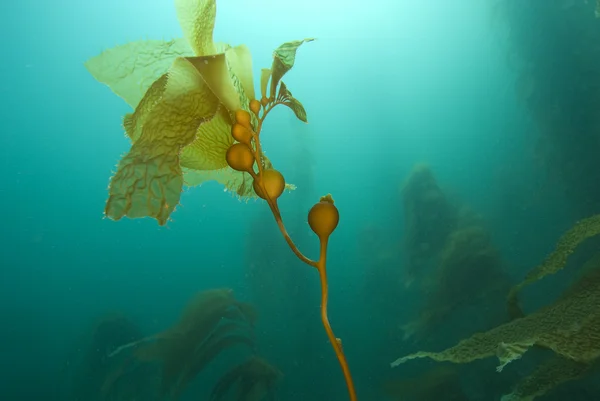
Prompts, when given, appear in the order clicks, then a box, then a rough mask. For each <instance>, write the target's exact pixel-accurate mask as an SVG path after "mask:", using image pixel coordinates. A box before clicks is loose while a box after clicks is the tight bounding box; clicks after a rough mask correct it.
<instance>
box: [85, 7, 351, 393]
mask: <svg viewBox="0 0 600 401" xmlns="http://www.w3.org/2000/svg"><path fill="white" fill-rule="evenodd" d="M175 7H176V11H177V16H178V19H179V22H180V24H181V27H182V30H183V32H184V36H185V40H173V41H170V42H162V41H141V42H134V43H130V44H127V45H124V46H119V47H116V48H114V49H111V50H108V51H105V52H103V53H102V54H100V55H99V56H97V57H95V58H93V59H91V60H89V61H88V62H87V63H86V67H87V68H88V70H89V71H90V72H91V73H92V75H93V76H94V77H95V78H96V79H97V80H98V81H100V82H103V83H105V84H107V85H108V86H109V87H110V88H111V89H112V90H113V91H114V92H115V93H117V94H118V95H119V96H121V97H123V99H124V100H125V101H127V103H128V104H129V105H130V106H131V107H133V108H134V109H135V111H134V113H132V114H127V115H126V116H125V117H124V120H123V126H124V128H125V132H126V134H127V136H128V137H129V138H130V139H131V141H132V142H133V144H132V147H131V149H130V151H129V153H128V154H126V155H125V156H124V157H123V158H122V160H121V161H120V162H119V165H118V169H117V172H116V174H115V175H114V176H113V177H112V178H111V182H110V186H109V198H108V201H107V203H106V208H105V214H106V216H107V217H109V218H111V219H113V220H119V219H121V218H122V217H124V216H127V217H130V218H136V217H146V216H149V217H153V218H155V219H156V220H157V221H158V222H159V224H161V225H164V224H166V222H167V220H168V219H169V216H170V215H171V213H172V212H173V211H174V209H175V207H176V205H178V203H179V199H180V195H181V190H182V187H183V185H184V184H186V185H189V186H191V185H198V184H200V183H202V182H204V181H207V180H217V181H219V182H220V183H222V184H224V185H225V187H226V188H227V189H228V190H231V191H234V192H235V193H236V194H237V195H238V196H239V197H240V198H246V199H247V198H254V197H256V196H258V197H260V198H262V199H264V200H266V202H267V203H268V205H269V207H270V209H271V211H272V212H273V215H274V217H275V220H276V221H277V225H278V226H279V228H280V230H281V232H282V234H283V236H284V238H285V240H286V242H287V243H288V245H289V246H290V248H291V249H292V251H293V252H294V254H295V255H296V256H297V257H298V258H299V259H300V260H302V261H303V262H304V263H306V264H308V265H310V266H312V267H314V268H316V269H317V271H318V273H319V278H320V280H321V320H322V323H323V326H324V327H325V331H326V333H327V336H328V338H329V340H330V342H331V345H332V347H333V349H334V351H335V354H336V356H337V358H338V360H339V362H340V365H341V367H342V371H343V373H344V378H345V380H346V384H347V387H348V391H349V394H350V399H351V400H356V394H355V390H354V384H353V381H352V377H351V374H350V370H349V367H348V363H347V361H346V357H345V355H344V352H343V350H342V346H341V340H340V339H339V338H337V337H336V336H335V335H334V333H333V330H332V329H331V326H330V324H329V321H328V317H327V300H328V287H327V275H326V256H327V244H328V240H329V236H330V235H331V234H332V233H333V231H334V230H335V228H336V227H337V224H338V221H339V213H338V210H337V208H336V207H335V206H334V204H333V199H332V197H331V195H327V196H324V197H322V198H321V199H320V201H319V202H318V203H317V204H315V205H314V206H313V207H312V209H311V210H310V211H309V214H308V223H309V225H310V227H311V229H312V230H313V231H314V232H315V233H316V234H317V236H318V237H319V241H320V255H319V259H318V260H316V261H313V260H310V259H308V258H307V257H306V256H304V255H303V254H302V253H301V252H300V251H299V250H298V248H297V247H296V245H295V244H294V243H293V241H292V240H291V238H290V236H289V235H288V233H287V232H286V229H285V227H284V225H283V222H282V219H281V215H280V212H279V208H278V205H277V198H278V197H279V196H280V195H281V194H282V193H283V191H284V189H285V188H286V187H287V188H289V189H292V188H293V186H291V185H288V184H286V183H285V180H284V178H283V175H282V174H281V173H280V172H279V171H277V170H275V169H274V168H273V166H272V165H271V162H270V161H269V160H268V159H267V158H266V157H265V155H264V153H263V151H262V144H261V142H260V134H261V131H262V127H263V123H264V121H265V118H266V116H267V115H268V114H269V112H270V111H271V110H272V109H273V108H274V107H275V106H277V105H280V104H283V105H285V106H287V107H289V108H290V109H291V110H292V111H293V112H294V114H295V115H296V117H298V119H300V120H301V121H304V122H306V121H307V116H306V111H305V109H304V107H303V106H302V104H301V103H300V102H299V101H298V100H297V99H296V98H294V97H293V96H292V93H291V92H290V91H289V90H288V89H287V86H286V85H285V84H284V83H283V81H282V78H283V76H284V75H285V74H286V73H287V72H288V71H289V70H290V69H291V68H292V67H293V65H294V62H295V56H296V51H297V49H298V47H299V46H300V45H302V44H303V43H304V42H310V41H312V40H313V39H305V40H300V41H293V42H288V43H284V44H283V45H281V46H280V47H279V48H277V49H276V50H275V52H274V58H273V64H272V67H271V69H263V70H262V73H261V85H260V86H261V95H262V97H261V99H260V100H257V99H256V98H255V94H254V83H253V76H252V65H251V63H252V62H251V55H250V51H249V50H248V48H247V47H246V46H244V45H240V46H236V47H231V46H229V45H227V44H217V43H214V42H213V29H214V24H215V17H216V1H215V0H175ZM269 83H270V88H267V87H268V86H269ZM267 89H269V90H268V92H267ZM254 164H256V170H255V167H254Z"/></svg>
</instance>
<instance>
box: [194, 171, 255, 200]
mask: <svg viewBox="0 0 600 401" xmlns="http://www.w3.org/2000/svg"><path fill="white" fill-rule="evenodd" d="M183 179H184V182H185V185H187V186H189V187H194V186H197V185H202V184H204V183H205V182H208V181H217V182H218V183H219V184H221V185H223V186H224V187H225V189H226V190H227V191H228V192H232V193H234V194H237V196H239V197H240V198H255V197H256V194H255V193H254V189H253V188H252V177H251V176H250V174H248V173H243V172H239V171H235V170H234V169H232V168H231V167H229V166H227V167H224V168H222V169H219V170H204V171H200V170H191V169H184V171H183Z"/></svg>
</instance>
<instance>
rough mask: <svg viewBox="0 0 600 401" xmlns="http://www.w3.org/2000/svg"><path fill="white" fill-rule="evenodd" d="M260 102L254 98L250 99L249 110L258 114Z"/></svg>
mask: <svg viewBox="0 0 600 401" xmlns="http://www.w3.org/2000/svg"><path fill="white" fill-rule="evenodd" d="M260 106H261V105H260V102H259V101H258V100H256V99H254V100H251V101H250V110H252V112H253V113H254V114H256V115H257V116H258V112H259V111H260Z"/></svg>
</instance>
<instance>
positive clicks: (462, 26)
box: [0, 0, 600, 401]
mask: <svg viewBox="0 0 600 401" xmlns="http://www.w3.org/2000/svg"><path fill="white" fill-rule="evenodd" d="M596 7H600V6H597V5H596V4H595V2H594V1H593V0H589V1H584V0H544V1H541V0H539V1H538V0H488V1H470V2H467V1H453V2H450V1H441V0H418V1H417V0H401V1H399V0H396V1H391V0H372V1H370V2H366V3H365V2H359V1H355V0H349V1H343V2H342V1H337V0H336V1H334V0H331V1H319V0H305V1H303V2H286V1H275V0H256V1H252V2H249V1H242V0H231V1H228V2H226V1H219V2H218V5H217V17H216V26H215V31H214V38H215V41H221V42H226V43H229V44H231V45H237V44H242V43H243V44H245V45H247V46H248V48H249V49H250V50H251V53H252V65H253V72H254V77H255V82H258V79H259V77H260V74H261V68H269V67H270V66H271V63H272V61H273V50H274V49H276V48H277V47H278V46H280V45H281V44H282V43H284V42H288V41H292V40H298V39H303V38H308V37H314V38H316V40H315V41H313V42H310V43H306V44H303V45H302V46H301V47H300V48H299V49H298V54H297V56H296V62H295V65H294V68H293V69H292V70H291V71H290V72H289V73H288V74H287V75H286V76H285V83H286V85H287V86H288V87H289V88H290V90H291V91H293V94H294V96H295V97H296V98H297V99H300V100H301V101H302V104H303V105H304V107H305V108H306V111H307V114H308V121H309V123H308V124H304V123H302V122H300V121H298V119H297V118H296V117H295V116H294V114H293V113H292V112H291V111H290V110H289V109H288V108H285V107H277V108H276V109H275V110H274V111H273V112H272V113H271V114H270V115H269V118H268V119H267V120H266V122H265V125H264V127H263V132H262V136H261V138H262V143H263V145H264V147H265V149H266V150H265V153H266V154H267V155H268V157H269V159H270V160H271V161H272V162H273V165H275V166H276V167H277V169H278V170H279V171H281V172H282V173H283V175H284V176H285V179H286V181H287V182H289V183H293V184H294V185H296V187H297V188H296V189H295V190H293V191H286V192H285V193H284V194H283V195H282V196H281V198H280V199H279V201H278V202H279V206H280V209H281V213H282V216H283V220H284V222H285V224H286V227H287V229H288V231H289V233H290V235H291V236H292V238H293V239H294V241H295V242H296V243H297V245H298V247H299V248H300V249H301V250H302V251H303V252H305V253H306V254H307V256H309V257H313V258H317V257H318V249H319V245H318V244H319V242H318V239H317V237H316V236H315V235H314V234H313V232H311V230H310V228H309V226H308V224H307V221H306V215H307V212H308V210H309V209H310V208H311V207H312V205H313V204H314V203H315V202H317V201H318V200H319V197H321V196H323V195H326V194H328V193H330V194H332V196H333V198H334V199H335V205H336V206H337V207H338V209H339V213H340V222H339V226H338V227H337V229H336V231H335V233H333V234H332V236H331V238H330V241H329V252H328V275H329V289H330V294H329V297H330V302H329V318H330V320H331V324H332V326H333V328H334V330H335V333H336V335H338V336H339V337H341V338H342V340H343V348H344V352H345V354H346V357H347V358H348V362H349V364H350V368H351V371H352V375H353V378H354V382H355V385H356V390H357V394H358V399H360V400H385V399H390V400H405V399H406V400H456V401H458V400H470V401H476V400H500V399H501V397H502V396H503V395H506V394H510V393H511V391H513V390H514V388H515V385H516V384H517V383H519V381H520V380H524V378H526V377H527V376H528V375H530V374H531V372H532V371H534V369H535V367H536V366H538V364H539V363H540V361H543V360H545V359H546V358H547V357H548V353H550V352H551V351H549V350H548V349H543V348H544V347H543V346H540V347H539V348H540V349H532V350H531V351H528V352H527V354H525V355H523V357H522V359H521V360H519V361H515V362H512V363H511V364H509V365H508V366H507V367H506V368H505V369H504V370H503V371H502V372H501V373H497V372H496V371H495V366H496V365H497V363H496V362H497V361H496V360H494V358H493V357H490V358H487V359H483V360H477V361H474V362H472V363H468V364H448V363H447V362H444V363H443V364H440V363H438V362H434V361H431V360H422V361H414V362H409V363H408V364H406V365H402V366H399V367H395V368H393V369H392V368H390V362H392V361H394V360H395V359H396V358H398V357H399V356H401V355H405V354H410V353H412V352H416V351H418V350H427V351H439V350H442V349H444V348H447V347H450V346H452V345H454V344H456V343H457V342H458V341H459V340H461V339H463V338H468V337H470V336H471V335H472V334H474V333H476V332H485V331H487V330H490V329H492V328H493V327H496V326H499V325H502V324H505V323H507V322H509V321H510V320H511V319H513V318H514V316H512V317H511V316H509V313H507V308H506V295H507V294H508V291H509V290H510V288H511V287H512V286H514V285H516V284H518V283H519V282H520V281H521V280H522V279H523V278H524V277H525V275H526V274H527V272H529V271H530V270H532V269H533V268H534V267H536V266H537V265H539V264H540V263H541V262H542V261H543V260H544V259H545V258H546V256H547V255H549V254H550V253H551V252H552V251H553V250H554V249H555V245H556V244H557V242H558V241H559V238H561V236H562V235H563V234H564V233H565V232H567V230H569V229H570V228H571V227H573V226H574V224H575V223H576V222H577V221H579V220H581V219H585V218H589V217H591V216H594V215H596V214H598V213H600V186H599V185H598V182H600V156H599V155H600V19H597V18H595V15H594V12H595V8H596ZM0 9H1V10H2V11H3V13H2V15H4V16H5V23H4V24H2V25H0V30H1V32H0V33H1V35H0V37H2V38H3V46H2V48H3V54H4V57H3V62H2V63H0V69H1V71H2V75H3V77H4V79H3V83H2V88H3V96H2V100H0V102H1V107H0V113H1V114H0V115H1V120H0V124H1V125H0V126H1V132H2V135H0V160H1V162H2V166H3V177H2V180H1V181H0V206H1V209H0V210H3V211H4V213H3V221H2V230H0V235H2V238H1V241H0V244H1V252H0V266H1V267H0V305H1V309H0V311H1V315H0V318H1V321H2V328H1V329H0V356H1V357H0V360H1V361H2V362H3V363H2V364H1V365H0V399H2V400H40V399H44V400H84V399H85V400H87V401H90V400H102V401H104V400H111V401H112V400H131V401H133V400H138V401H141V400H155V399H156V400H158V399H168V398H169V397H168V396H165V394H162V393H161V394H159V393H160V391H157V392H155V391H153V390H152V389H153V386H157V385H158V386H160V385H161V384H160V382H161V376H160V375H161V374H162V373H161V372H162V371H160V367H155V366H154V365H152V364H151V363H150V364H149V365H152V367H150V368H148V369H147V370H144V369H145V368H144V369H140V368H139V367H138V366H137V363H139V362H137V361H135V362H132V361H133V360H135V358H133V359H127V358H128V356H127V355H125V354H127V353H128V352H129V351H131V349H126V350H125V351H123V352H122V353H119V355H116V357H118V358H119V360H118V361H117V360H116V359H117V358H116V357H113V355H114V352H115V351H116V350H118V349H119V347H120V346H122V345H126V344H129V343H132V342H136V341H138V340H140V339H142V338H148V336H152V335H154V334H156V333H161V332H163V331H164V330H167V329H169V327H172V326H173V325H174V324H176V322H177V321H178V319H179V318H180V316H181V314H182V311H183V310H185V308H186V305H188V303H189V302H190V300H192V299H194V297H195V296H196V294H197V293H199V292H202V291H207V290H214V289H222V288H229V289H232V290H233V293H234V294H235V298H236V299H237V300H240V302H242V303H243V305H245V306H244V307H248V308H250V307H251V308H252V312H251V313H249V314H250V315H252V316H253V318H252V319H254V318H256V322H255V323H252V324H251V326H252V327H251V331H252V333H251V335H250V336H251V342H252V347H250V348H252V349H253V350H254V351H252V352H250V351H248V347H245V346H244V344H241V345H239V344H238V345H235V346H234V347H232V348H230V349H229V348H228V349H226V350H224V351H223V352H222V353H221V354H219V355H218V356H217V357H215V358H214V360H212V361H211V362H210V363H208V364H207V366H206V367H205V368H204V369H203V370H202V371H201V372H200V373H199V374H198V375H197V376H195V377H194V378H193V380H190V383H189V385H188V386H187V387H186V388H185V389H184V390H183V392H182V394H181V397H180V398H181V399H184V400H202V399H209V398H210V395H211V391H212V390H213V388H214V385H215V383H217V382H219V379H220V378H221V377H224V374H225V373H224V372H227V371H228V370H229V369H230V368H231V366H233V365H235V364H236V363H239V362H240V361H243V360H244V358H245V357H247V355H248V354H249V352H250V354H253V353H254V352H256V353H257V355H259V356H260V358H261V359H260V363H264V364H265V365H266V367H267V368H271V369H273V370H272V371H276V372H277V374H274V375H273V376H269V379H268V380H267V381H266V382H265V383H262V384H264V385H265V386H266V388H267V390H268V391H266V392H265V391H258V390H256V386H253V385H246V387H244V384H240V383H247V382H244V379H242V381H241V382H237V384H238V385H240V386H241V387H240V388H242V390H241V393H240V394H241V395H239V397H238V398H237V399H239V400H247V401H259V400H261V399H268V398H267V397H269V396H271V393H272V392H273V393H276V394H277V396H278V397H279V398H278V399H281V400H289V401H294V400H345V399H348V394H347V390H346V387H345V384H344V378H343V376H342V372H341V371H340V368H339V365H338V362H337V360H336V358H335V355H334V353H333V352H332V349H331V344H330V343H329V341H328V339H327V337H326V335H325V332H324V330H323V327H322V325H321V321H320V310H319V305H320V289H319V288H320V287H319V277H318V274H317V273H316V272H315V271H314V269H313V268H309V267H307V266H306V265H304V264H303V263H302V262H300V261H299V260H298V259H297V258H296V257H295V256H294V254H293V253H292V252H291V251H290V250H289V248H288V246H287V244H286V243H285V241H284V240H283V237H282V236H281V234H280V233H279V230H278V228H277V225H276V223H275V221H274V219H273V216H272V214H271V211H270V210H269V207H268V206H267V205H266V202H264V201H263V200H256V199H251V200H249V201H247V200H241V201H240V200H239V199H238V197H237V196H235V194H232V193H231V191H224V188H223V186H222V185H221V184H219V183H217V182H214V181H212V182H207V183H205V184H203V185H201V186H195V187H184V190H183V193H182V194H181V200H180V206H179V207H177V209H176V211H175V212H174V213H173V214H172V215H171V221H169V222H168V224H167V225H166V226H159V225H158V224H157V222H156V221H155V220H154V219H151V218H143V219H128V218H125V219H122V220H120V221H118V222H115V221H112V220H110V219H108V218H104V215H103V210H104V207H105V203H106V200H107V197H108V190H107V187H108V183H109V179H110V178H111V177H112V176H113V175H114V174H115V171H116V169H117V167H116V166H117V163H118V162H119V160H120V158H121V157H122V156H123V155H124V154H125V153H127V152H128V151H129V149H130V147H131V141H130V140H129V139H128V138H127V137H126V136H125V135H124V129H123V125H122V118H123V116H124V115H125V114H127V113H131V112H132V111H133V110H132V108H131V107H130V106H129V105H128V104H127V103H125V102H124V101H123V100H122V99H120V98H118V97H117V96H115V94H114V93H113V92H111V90H110V89H109V88H108V87H107V86H106V85H102V84H100V83H99V82H97V81H96V79H94V77H93V76H92V74H90V72H89V71H88V70H87V69H86V67H85V63H86V61H87V60H89V59H91V58H93V57H96V56H97V55H98V54H100V53H101V52H102V51H104V50H106V49H109V48H113V47H115V46H118V45H123V44H125V43H128V42H133V41H139V40H144V39H163V38H164V39H165V40H170V39H172V38H179V37H182V29H181V27H180V25H179V23H178V17H177V15H176V10H175V7H174V6H173V2H172V1H151V2H146V1H140V0H130V1H116V0H106V1H103V2H76V1H73V0H54V1H52V2H50V1H48V2H40V1H33V0H22V1H19V2H7V3H3V4H2V6H1V8H0ZM599 10H600V8H599ZM224 192H225V193H224ZM597 231H600V229H598V230H597ZM595 234H596V231H594V230H591V231H589V232H588V235H586V237H592V236H594V235H595ZM598 245H599V243H598V240H597V239H595V238H591V239H590V240H588V241H586V242H585V243H582V245H581V246H580V247H579V248H578V249H577V252H576V253H574V254H573V255H572V256H571V257H570V258H569V260H568V264H567V266H566V268H565V269H564V270H562V271H560V272H558V273H557V274H556V275H551V276H549V277H547V278H545V279H544V280H542V281H541V282H539V283H536V284H535V285H532V286H531V287H528V288H527V289H526V290H524V291H523V293H522V294H521V297H520V304H521V307H522V309H523V311H524V312H525V314H529V313H530V312H532V311H535V310H537V309H538V308H540V307H542V306H544V305H549V304H552V302H554V301H555V300H556V299H557V298H558V297H559V295H560V294H561V293H562V291H563V290H565V288H567V287H568V286H569V285H570V283H571V282H573V280H575V279H576V277H578V275H580V272H579V270H581V269H579V267H580V266H584V265H586V266H587V265H589V264H590V263H591V264H593V265H594V266H596V265H598V264H600V259H599V258H598V257H597V256H598ZM588 261H591V262H588ZM440 266H441V267H440ZM594 266H592V268H593V267H594ZM592 268H590V269H592ZM452 269H456V270H452ZM592 270H593V269H592ZM586 271H587V270H586ZM432 294H433V295H432ZM440 294H441V295H440ZM455 301H456V302H455ZM240 305H241V304H240ZM431 305H433V306H431ZM432 310H434V312H432ZM440 310H441V311H440ZM594 310H596V309H594ZM599 313H600V310H599ZM594 316H595V315H594ZM424 321H425V322H424ZM415 322H417V323H415ZM579 323H580V322H577V327H580V326H579ZM581 324H583V323H581ZM107 327H108V328H107ZM586 327H587V326H586ZM594 327H599V329H600V326H594ZM102 330H106V331H107V332H102ZM110 330H113V331H112V332H111V331H110ZM594 330H595V329H594ZM575 331H577V330H575ZM597 332H598V331H597V330H596V331H595V333H597ZM99 333H100V334H99ZM103 336H104V337H103ZM596 337H597V336H596ZM154 340H156V339H155V338H150V341H149V342H150V343H153V341H154ZM144 341H145V340H144ZM594 341H595V342H594ZM159 342H160V341H159ZM542 345H543V344H542ZM136 347H137V345H136V346H133V347H132V348H136ZM589 347H590V350H592V351H593V352H592V351H590V353H591V354H593V355H596V356H598V355H597V354H596V353H594V352H596V351H597V350H600V342H599V341H598V339H597V338H596V339H595V340H593V341H592V340H590V342H589ZM550 348H552V347H550ZM552 349H553V350H555V351H556V348H552ZM154 351H156V350H154ZM156 352H158V351H156ZM557 352H558V351H557ZM148 353H150V351H149V352H148ZM558 353H560V352H558ZM586 355H589V353H587V354H586ZM138 356H139V355H138ZM157 358H158V359H160V357H156V355H154V360H156V359H157ZM181 358H183V356H182V357H181ZM595 358H596V357H593V358H591V357H590V358H588V357H587V356H586V359H585V361H584V362H585V364H586V369H587V368H588V365H589V366H591V367H590V369H589V371H588V370H586V371H585V374H581V375H579V373H578V374H576V375H575V374H573V375H572V376H573V377H569V380H568V382H567V380H566V379H564V380H563V379H561V378H556V380H554V379H552V380H549V381H550V382H552V383H555V384H557V385H556V386H551V387H555V388H552V389H549V390H548V391H547V392H546V391H544V392H543V393H544V394H536V396H537V395H539V399H540V400H548V401H551V400H566V399H568V400H573V401H578V400H598V399H600V386H599V385H598V377H599V376H598V373H597V371H595V370H594V367H595V365H594V362H595ZM142 359H143V358H142ZM147 359H152V358H150V357H148V358H147ZM574 359H576V360H577V362H578V363H579V362H581V360H579V359H577V358H574ZM174 360H175V361H176V362H177V361H178V360H179V359H177V358H174ZM176 362H174V363H176ZM92 365H93V366H92ZM133 365H135V367H132V366H133ZM115 366H120V367H115ZM122 366H125V368H123V367H122ZM261 366H262V365H261ZM561 366H562V365H561ZM263 367H264V366H263ZM113 369H117V370H118V372H119V374H120V375H123V376H119V377H123V378H124V379H123V382H124V383H125V384H123V383H121V384H120V386H119V387H118V388H117V389H116V390H114V391H106V380H107V379H106V377H107V376H110V375H111V374H112V373H110V372H114V371H113ZM578 372H579V371H578ZM127 375H130V376H127ZM112 377H114V376H112ZM250 377H252V376H250ZM561 377H564V376H561ZM271 379H273V380H272V381H269V380H271ZM275 379H276V380H275ZM575 379H577V380H575ZM162 380H163V385H164V377H163V379H162ZM248 380H250V381H251V382H252V383H255V382H256V380H258V379H256V380H254V379H252V378H251V379H248ZM563 381H565V383H564V384H561V383H562V382H563ZM127 383H129V384H131V383H135V386H134V385H131V386H128V385H127ZM157 383H158V384H157ZM262 384H261V385H262ZM558 384H560V385H558ZM133 387H135V388H133ZM533 393H535V391H534V392H533ZM219 394H220V393H219ZM219 394H217V393H214V392H213V395H214V397H213V399H215V400H216V399H223V400H224V399H229V398H227V397H232V396H233V395H235V391H234V390H231V392H230V393H228V394H225V395H223V396H222V397H221V395H219ZM263 396H264V397H263ZM219 397H221V398H219ZM517 399H533V398H526V395H523V396H522V397H521V398H519V397H517V396H516V395H514V396H513V398H504V400H517Z"/></svg>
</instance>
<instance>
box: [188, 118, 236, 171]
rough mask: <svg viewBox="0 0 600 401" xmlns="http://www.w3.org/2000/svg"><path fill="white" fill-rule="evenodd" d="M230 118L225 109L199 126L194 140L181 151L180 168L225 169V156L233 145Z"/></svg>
mask: <svg viewBox="0 0 600 401" xmlns="http://www.w3.org/2000/svg"><path fill="white" fill-rule="evenodd" d="M231 124H232V122H231V117H230V116H229V112H228V111H227V109H226V108H225V107H221V109H220V110H219V111H218V112H217V114H216V115H215V117H214V118H213V119H212V120H210V121H208V122H206V123H205V124H202V125H200V128H198V132H197V135H196V139H195V140H194V141H193V142H192V143H191V144H189V145H188V146H186V147H185V148H184V149H183V150H182V151H181V167H185V168H189V169H192V170H219V169H223V168H225V167H227V161H226V160H225V154H226V153H227V149H229V147H230V146H231V145H233V137H232V136H231Z"/></svg>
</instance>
